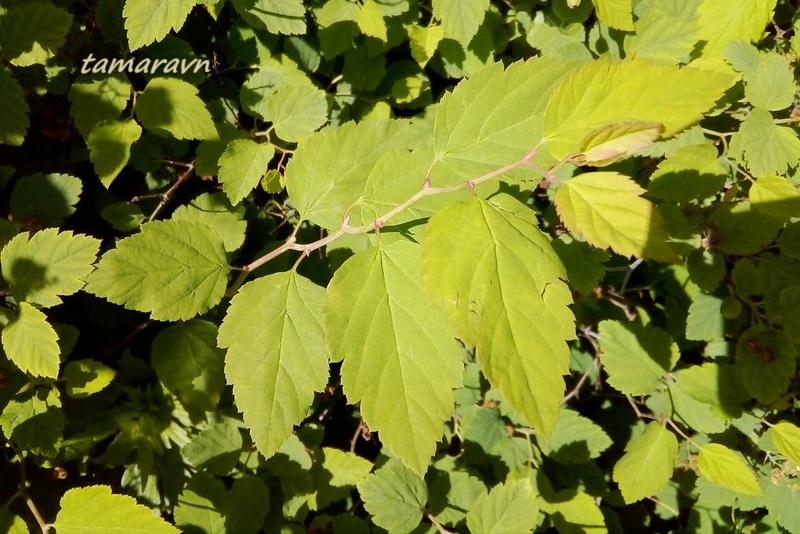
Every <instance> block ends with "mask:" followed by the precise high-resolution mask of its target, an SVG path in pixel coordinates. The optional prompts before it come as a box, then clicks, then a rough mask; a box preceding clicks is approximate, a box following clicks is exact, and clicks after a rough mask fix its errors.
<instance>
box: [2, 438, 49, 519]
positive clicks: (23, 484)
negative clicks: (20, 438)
mask: <svg viewBox="0 0 800 534" xmlns="http://www.w3.org/2000/svg"><path fill="white" fill-rule="evenodd" d="M9 447H11V449H12V450H13V451H14V453H15V454H16V456H17V462H18V463H19V488H18V489H17V493H16V496H17V497H22V499H23V500H24V501H25V504H26V505H27V506H28V510H30V511H31V514H33V518H34V519H35V520H36V524H37V525H39V529H41V531H42V534H48V533H49V532H50V525H48V524H47V521H45V520H44V518H43V517H42V514H40V513H39V509H38V508H37V507H36V503H34V502H33V499H31V496H30V494H28V487H27V485H28V474H27V471H26V470H25V457H24V456H23V455H22V451H21V450H19V449H17V448H16V447H15V446H13V445H11V444H10V443H9Z"/></svg>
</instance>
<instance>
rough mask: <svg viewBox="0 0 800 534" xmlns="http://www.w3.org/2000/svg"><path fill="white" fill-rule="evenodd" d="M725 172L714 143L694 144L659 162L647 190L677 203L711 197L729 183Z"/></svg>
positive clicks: (655, 195) (650, 193) (651, 193)
mask: <svg viewBox="0 0 800 534" xmlns="http://www.w3.org/2000/svg"><path fill="white" fill-rule="evenodd" d="M725 173H726V171H725V167H724V166H723V165H722V163H721V162H720V160H719V156H718V155H717V148H716V147H715V146H714V145H712V144H711V143H703V144H701V145H690V146H687V147H683V148H679V149H678V150H676V151H675V152H674V153H673V154H672V155H670V156H669V157H668V158H667V159H665V160H664V161H662V162H661V163H659V164H658V168H657V169H656V170H655V172H654V173H653V174H652V175H651V176H650V183H649V184H648V186H647V193H648V194H649V195H651V196H654V197H656V198H660V199H663V200H672V201H677V202H686V201H690V200H695V199H704V198H708V197H710V196H712V195H715V194H717V193H718V192H719V191H720V190H721V189H722V186H723V185H725V177H726V176H725Z"/></svg>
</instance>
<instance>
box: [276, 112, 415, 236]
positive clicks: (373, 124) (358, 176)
mask: <svg viewBox="0 0 800 534" xmlns="http://www.w3.org/2000/svg"><path fill="white" fill-rule="evenodd" d="M408 131H409V130H408V126H407V123H404V122H401V121H388V120H368V121H364V122H361V123H358V124H355V123H352V122H348V123H346V124H344V125H342V126H340V127H339V128H332V127H328V128H325V129H324V130H322V131H321V132H319V133H317V134H316V135H313V136H309V137H307V138H304V139H302V140H301V141H300V143H299V144H298V146H297V150H295V153H294V155H293V156H292V158H291V159H290V160H289V164H288V165H287V166H286V173H285V175H284V179H285V181H286V190H287V192H288V193H289V198H291V199H292V201H293V203H294V206H295V208H296V209H297V210H298V212H299V213H300V216H301V217H302V218H303V219H308V220H310V221H312V222H313V223H315V224H318V225H320V226H322V227H323V228H326V229H328V230H333V229H336V228H339V227H340V226H341V224H342V218H343V216H344V214H345V211H346V210H347V209H348V208H349V207H350V206H351V205H352V204H353V203H354V202H356V201H357V200H358V198H359V196H360V195H361V193H362V192H363V190H364V184H365V182H366V177H367V175H368V174H369V172H370V169H372V167H373V166H374V165H375V163H376V162H377V161H378V160H379V159H380V157H381V156H382V155H383V154H384V153H386V152H388V151H391V150H396V149H402V148H406V147H407V144H408ZM320 173H324V174H325V180H320V179H319V176H320ZM423 179H424V176H420V177H419V184H420V187H422V181H423Z"/></svg>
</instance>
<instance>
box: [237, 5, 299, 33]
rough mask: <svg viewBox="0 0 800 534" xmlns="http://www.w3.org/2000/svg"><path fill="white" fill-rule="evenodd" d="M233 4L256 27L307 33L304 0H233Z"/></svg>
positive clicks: (274, 30)
mask: <svg viewBox="0 0 800 534" xmlns="http://www.w3.org/2000/svg"><path fill="white" fill-rule="evenodd" d="M233 6H234V7H235V8H236V11H238V12H239V14H241V15H242V18H243V19H244V20H245V21H247V23H248V24H250V25H251V26H253V27H255V28H261V29H265V30H267V31H268V32H270V33H277V34H283V35H302V34H304V33H306V10H305V8H304V7H303V0H233Z"/></svg>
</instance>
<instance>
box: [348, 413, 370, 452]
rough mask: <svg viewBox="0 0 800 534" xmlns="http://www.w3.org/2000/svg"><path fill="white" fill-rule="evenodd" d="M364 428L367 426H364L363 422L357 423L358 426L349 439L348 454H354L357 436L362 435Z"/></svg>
mask: <svg viewBox="0 0 800 534" xmlns="http://www.w3.org/2000/svg"><path fill="white" fill-rule="evenodd" d="M366 427H367V425H365V424H364V421H363V420H361V421H359V422H358V426H357V427H356V431H355V432H354V433H353V437H352V438H350V452H351V453H355V452H356V443H357V442H358V438H359V436H361V435H362V434H363V433H364V429H365V428H366Z"/></svg>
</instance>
